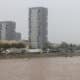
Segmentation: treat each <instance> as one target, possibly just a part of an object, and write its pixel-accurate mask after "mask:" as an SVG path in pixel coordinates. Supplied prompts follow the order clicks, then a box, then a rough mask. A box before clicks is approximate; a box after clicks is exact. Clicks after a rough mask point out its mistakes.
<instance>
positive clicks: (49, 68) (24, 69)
mask: <svg viewBox="0 0 80 80" xmlns="http://www.w3.org/2000/svg"><path fill="white" fill-rule="evenodd" d="M0 80H80V57H55V58H54V57H53V58H30V59H7V60H0Z"/></svg>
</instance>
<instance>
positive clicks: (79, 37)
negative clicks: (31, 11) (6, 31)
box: [0, 0, 80, 44]
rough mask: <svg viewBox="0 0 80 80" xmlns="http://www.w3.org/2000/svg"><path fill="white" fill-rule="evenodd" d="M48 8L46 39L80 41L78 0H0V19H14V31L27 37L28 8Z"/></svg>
mask: <svg viewBox="0 0 80 80" xmlns="http://www.w3.org/2000/svg"><path fill="white" fill-rule="evenodd" d="M37 6H43V7H47V8H48V40H49V41H51V42H54V43H57V42H58V43H60V42H62V41H66V42H69V43H77V44H78V43H80V0H0V21H5V20H13V21H16V24H17V25H16V27H17V28H16V31H18V32H22V34H23V39H27V37H28V8H29V7H37Z"/></svg>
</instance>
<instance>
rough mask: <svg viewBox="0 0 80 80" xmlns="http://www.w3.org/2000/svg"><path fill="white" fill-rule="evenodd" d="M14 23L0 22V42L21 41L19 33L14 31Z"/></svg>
mask: <svg viewBox="0 0 80 80" xmlns="http://www.w3.org/2000/svg"><path fill="white" fill-rule="evenodd" d="M15 28H16V22H14V21H1V22H0V40H21V33H18V32H16V31H15Z"/></svg>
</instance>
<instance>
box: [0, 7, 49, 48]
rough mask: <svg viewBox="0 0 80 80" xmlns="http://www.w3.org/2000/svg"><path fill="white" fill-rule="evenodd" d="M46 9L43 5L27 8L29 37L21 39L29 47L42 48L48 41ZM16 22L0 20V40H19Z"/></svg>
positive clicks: (19, 35)
mask: <svg viewBox="0 0 80 80" xmlns="http://www.w3.org/2000/svg"><path fill="white" fill-rule="evenodd" d="M47 20H48V9H47V8H45V7H32V8H29V39H28V41H27V42H26V41H23V42H24V43H27V44H28V45H29V47H30V48H33V49H43V48H46V44H47V42H48V38H47V34H48V31H47V27H48V22H47ZM15 29H16V22H14V21H1V22H0V40H16V41H18V40H21V33H19V32H16V30H15Z"/></svg>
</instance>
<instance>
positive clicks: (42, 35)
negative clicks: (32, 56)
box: [29, 7, 48, 49]
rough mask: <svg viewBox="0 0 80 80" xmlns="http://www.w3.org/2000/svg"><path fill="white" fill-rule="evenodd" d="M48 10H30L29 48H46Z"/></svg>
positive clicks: (35, 8) (33, 8) (40, 8)
mask: <svg viewBox="0 0 80 80" xmlns="http://www.w3.org/2000/svg"><path fill="white" fill-rule="evenodd" d="M47 16H48V9H47V8H44V7H32V8H29V46H30V47H31V48H41V49H43V48H45V47H46V43H47V26H48V24H47Z"/></svg>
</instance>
